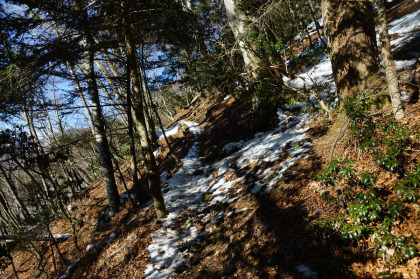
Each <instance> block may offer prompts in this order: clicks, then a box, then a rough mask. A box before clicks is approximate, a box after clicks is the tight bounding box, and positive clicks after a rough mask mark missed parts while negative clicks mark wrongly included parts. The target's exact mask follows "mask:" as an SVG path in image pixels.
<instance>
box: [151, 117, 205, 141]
mask: <svg viewBox="0 0 420 279" xmlns="http://www.w3.org/2000/svg"><path fill="white" fill-rule="evenodd" d="M183 124H185V125H187V126H188V128H189V129H190V132H191V133H193V134H194V135H196V134H199V133H200V128H198V125H199V124H198V123H196V122H192V121H186V120H181V121H180V122H179V123H178V124H177V125H176V126H174V127H172V128H169V129H166V130H165V134H166V136H167V137H169V136H173V135H175V134H176V133H177V132H178V128H179V127H180V126H181V125H183ZM156 135H157V136H158V137H159V139H158V140H161V139H163V138H164V136H163V132H162V131H156Z"/></svg>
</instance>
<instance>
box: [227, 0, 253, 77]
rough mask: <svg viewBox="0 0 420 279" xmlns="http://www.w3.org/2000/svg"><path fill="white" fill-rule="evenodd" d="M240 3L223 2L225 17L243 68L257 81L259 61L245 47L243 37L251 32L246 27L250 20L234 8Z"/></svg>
mask: <svg viewBox="0 0 420 279" xmlns="http://www.w3.org/2000/svg"><path fill="white" fill-rule="evenodd" d="M240 2H241V1H235V0H224V4H225V9H226V15H227V18H228V23H229V26H230V28H231V29H232V32H233V35H234V36H235V39H236V41H237V43H238V45H239V49H240V51H241V53H242V57H243V60H244V63H245V68H246V70H247V72H248V74H249V76H250V77H251V78H253V79H257V78H258V77H259V71H260V68H261V61H260V59H259V58H258V57H257V56H256V55H255V54H254V52H253V51H252V49H250V48H248V47H246V43H245V40H244V37H245V35H246V33H247V32H249V31H251V30H247V28H246V25H247V24H248V23H249V22H251V20H250V18H249V16H248V15H247V14H246V13H245V12H244V11H241V10H239V9H236V8H235V6H236V5H237V4H239V3H240Z"/></svg>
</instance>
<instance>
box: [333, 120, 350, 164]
mask: <svg viewBox="0 0 420 279" xmlns="http://www.w3.org/2000/svg"><path fill="white" fill-rule="evenodd" d="M348 122H349V118H348V117H346V121H344V123H343V125H341V128H340V132H339V133H338V136H337V138H336V139H335V142H334V144H333V146H332V148H331V152H330V162H331V161H332V156H333V153H334V149H335V147H336V145H337V143H338V142H339V141H340V139H341V138H342V137H343V136H344V133H345V131H346V130H347V127H348V125H347V123H348Z"/></svg>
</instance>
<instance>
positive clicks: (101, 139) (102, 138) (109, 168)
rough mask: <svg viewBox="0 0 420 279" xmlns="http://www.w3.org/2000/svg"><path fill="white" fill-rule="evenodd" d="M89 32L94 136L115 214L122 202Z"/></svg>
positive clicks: (87, 62) (89, 83)
mask: <svg viewBox="0 0 420 279" xmlns="http://www.w3.org/2000/svg"><path fill="white" fill-rule="evenodd" d="M89 37H90V36H89V34H87V47H88V48H89V51H87V52H86V53H85V55H86V57H85V60H86V61H85V67H86V74H87V76H86V78H87V80H86V82H87V85H88V91H87V93H88V96H89V99H90V101H91V103H92V120H93V125H92V126H93V128H94V131H95V134H94V137H95V141H96V145H97V147H98V150H99V157H100V160H101V165H102V172H103V176H104V181H105V186H106V192H107V195H108V201H109V208H110V215H111V216H113V215H114V214H115V213H116V212H117V210H118V206H119V204H120V197H119V194H118V189H117V185H116V183H115V177H114V167H113V164H112V160H111V154H110V150H109V143H108V139H107V137H106V131H105V120H104V118H103V114H102V108H101V104H100V101H99V92H98V87H97V84H96V77H95V71H94V57H95V56H94V51H93V49H92V41H93V40H92V38H89Z"/></svg>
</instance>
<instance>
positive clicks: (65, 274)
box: [55, 260, 78, 279]
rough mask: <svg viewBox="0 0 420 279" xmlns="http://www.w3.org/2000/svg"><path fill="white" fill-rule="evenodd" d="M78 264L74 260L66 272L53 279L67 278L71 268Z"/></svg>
mask: <svg viewBox="0 0 420 279" xmlns="http://www.w3.org/2000/svg"><path fill="white" fill-rule="evenodd" d="M77 263H78V260H74V261H73V262H72V263H71V264H70V265H69V266H68V267H67V269H66V271H65V272H64V273H63V274H61V275H60V276H57V277H55V279H65V278H67V277H69V275H70V272H71V270H72V269H73V267H74V266H75V265H76V264H77Z"/></svg>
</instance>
